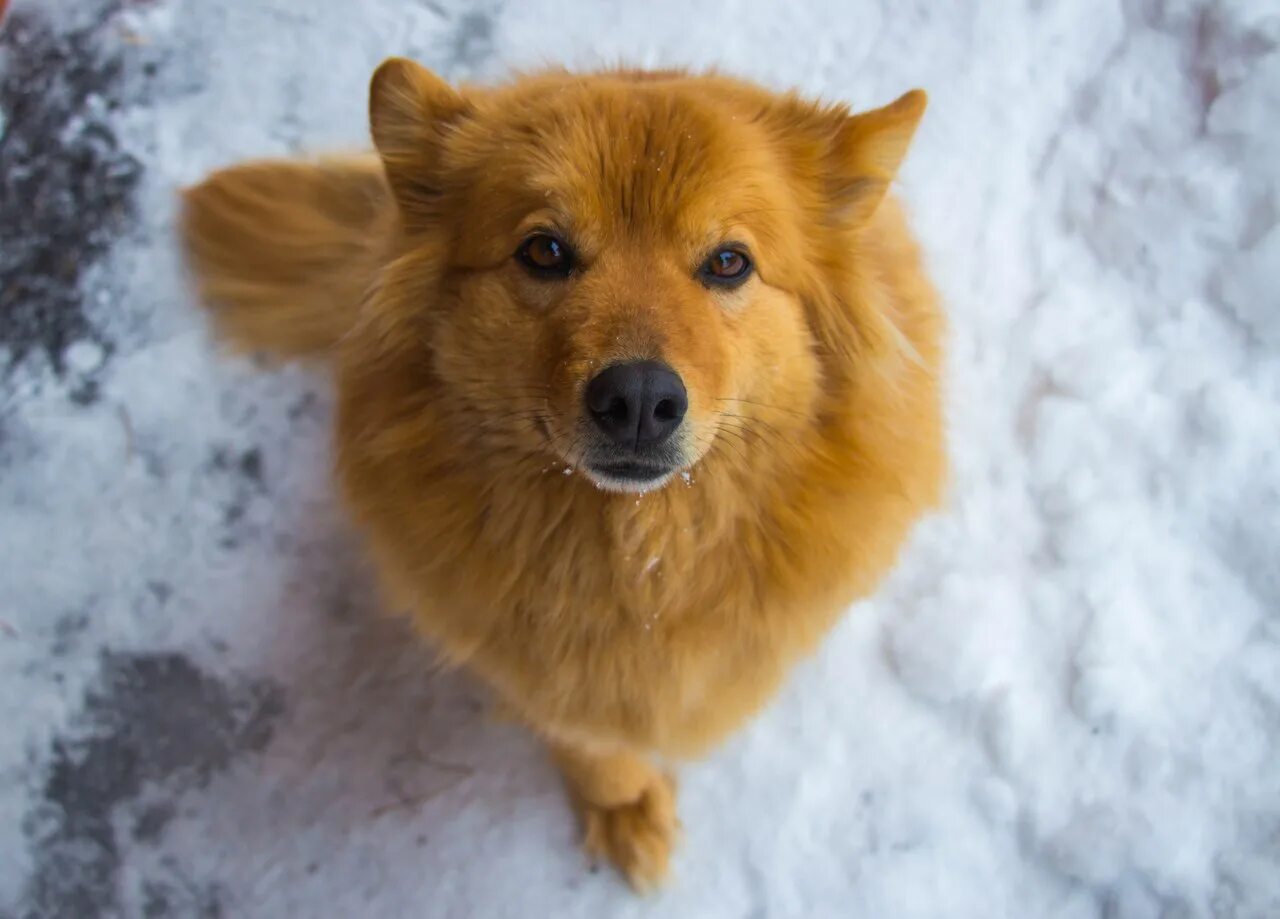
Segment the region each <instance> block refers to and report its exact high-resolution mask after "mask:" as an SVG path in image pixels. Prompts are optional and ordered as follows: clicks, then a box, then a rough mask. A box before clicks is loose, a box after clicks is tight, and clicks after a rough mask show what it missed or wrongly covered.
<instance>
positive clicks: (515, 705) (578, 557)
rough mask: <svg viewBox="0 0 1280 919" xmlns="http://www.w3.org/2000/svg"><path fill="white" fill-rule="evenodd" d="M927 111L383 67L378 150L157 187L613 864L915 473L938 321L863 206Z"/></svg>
mask: <svg viewBox="0 0 1280 919" xmlns="http://www.w3.org/2000/svg"><path fill="white" fill-rule="evenodd" d="M924 107H925V97H924V94H923V93H921V92H919V91H915V92H910V93H908V94H906V95H905V96H903V97H902V98H900V99H899V100H898V101H897V102H894V103H893V104H891V105H889V106H887V107H885V108H881V109H877V110H874V111H870V112H866V113H863V114H856V115H851V114H850V113H849V111H848V110H847V109H846V108H845V107H843V106H839V105H820V104H815V103H812V102H809V101H806V100H803V99H800V98H797V97H795V96H792V95H778V94H775V93H771V92H768V91H766V90H764V89H761V88H759V87H757V86H753V85H750V84H747V83H743V82H739V81H737V80H733V79H729V78H726V77H722V76H714V75H689V74H685V73H681V72H636V71H626V70H618V71H606V72H601V73H595V74H589V75H575V74H570V73H564V72H549V73H542V74H536V75H528V76H522V77H519V78H517V79H515V80H514V81H512V82H510V83H509V84H507V85H503V86H497V87H486V88H472V87H468V88H464V89H455V88H453V87H451V86H449V85H448V84H446V83H445V82H443V81H442V80H440V79H439V78H438V77H436V76H435V75H433V74H432V73H430V72H429V71H427V70H425V69H423V68H422V67H420V66H418V65H417V64H414V63H412V62H410V61H407V60H402V59H392V60H389V61H387V62H386V63H384V64H383V65H382V66H381V67H380V68H379V69H378V71H377V72H376V73H375V74H374V77H373V82H372V86H371V91H370V105H369V108H370V120H371V128H372V135H373V141H374V146H375V148H376V155H370V156H367V157H354V158H346V159H334V160H327V161H326V160H320V161H314V162H294V161H286V162H259V163H248V164H244V165H240V166H235V167H233V168H230V169H227V170H225V171H222V172H219V173H216V174H214V175H213V176H211V177H210V178H209V179H207V180H206V181H205V182H203V183H202V184H200V185H198V186H196V187H195V188H193V189H190V190H189V191H188V192H187V194H186V198H185V210H184V218H183V220H184V222H183V228H184V233H185V244H186V247H187V250H188V253H189V256H190V261H191V264H192V266H193V269H194V273H195V276H196V278H197V279H198V282H199V285H200V290H201V294H202V297H203V299H204V301H205V302H206V303H207V305H208V306H209V307H210V309H211V310H212V313H213V315H214V317H215V321H216V324H217V326H218V328H219V330H220V331H221V332H222V334H223V335H224V336H225V337H226V338H228V339H229V340H230V341H232V342H233V343H235V344H237V345H239V346H241V347H243V348H246V349H252V350H257V351H267V352H272V353H275V354H277V355H280V356H285V357H306V356H312V355H323V356H324V357H326V358H327V359H329V360H331V362H332V364H333V367H334V370H335V374H336V379H337V392H338V422H337V432H336V438H337V457H338V463H337V465H338V473H339V478H340V480H341V484H342V486H343V489H344V491H345V494H346V496H347V498H348V500H349V503H350V506H351V509H352V511H353V513H354V516H355V517H356V519H357V520H358V521H359V522H360V524H362V526H363V528H364V530H365V532H366V533H367V536H368V540H369V543H370V547H371V551H372V553H373V555H374V557H375V559H376V562H377V563H378V567H379V569H380V571H381V574H382V576H383V579H384V581H385V584H386V586H387V587H388V589H389V591H390V594H391V595H392V597H393V598H394V600H395V602H396V603H397V604H399V605H402V606H404V607H405V608H407V609H410V610H412V612H413V617H414V620H415V622H416V624H417V626H418V627H419V628H420V630H421V632H422V633H423V634H424V635H426V636H427V637H428V638H429V639H430V641H431V643H433V644H434V645H435V646H436V647H437V648H439V649H440V650H441V651H442V652H443V654H444V655H445V656H446V657H447V658H448V659H449V660H451V661H453V662H454V663H456V664H459V665H465V666H466V667H468V668H470V670H471V671H473V672H474V673H476V674H478V675H479V676H480V677H481V678H482V679H483V680H485V681H486V682H487V683H488V684H489V685H490V686H491V687H492V688H493V690H494V691H495V693H496V695H497V696H498V697H499V699H500V702H501V704H503V705H504V707H505V708H506V709H508V710H509V711H511V712H513V713H514V714H515V715H517V716H518V717H519V718H520V719H521V720H522V721H523V722H524V723H525V724H527V725H528V726H529V727H530V728H531V729H532V730H534V731H536V732H537V734H538V735H539V736H540V737H542V738H543V739H544V740H545V741H546V743H547V745H548V747H549V749H550V751H551V754H552V755H553V757H554V758H555V760H556V761H557V763H558V764H559V765H560V767H561V769H562V771H563V774H564V776H565V779H566V781H567V784H568V787H569V789H570V791H571V795H572V798H573V801H574V802H575V804H576V806H577V808H578V810H579V812H580V814H581V816H582V820H583V825H584V828H585V838H586V846H587V848H588V850H589V851H591V852H593V853H596V854H600V855H603V856H607V857H608V858H609V859H611V860H612V861H613V863H614V864H616V865H617V866H618V868H619V869H620V870H621V871H622V872H623V873H624V874H625V875H626V876H627V878H629V879H630V881H631V882H632V883H633V884H634V885H635V886H636V887H638V888H646V887H648V886H650V885H653V884H655V883H657V882H658V881H660V880H661V879H662V878H663V876H664V874H665V873H666V871H667V866H668V861H669V856H670V852H671V848H672V845H673V842H674V840H675V837H676V835H677V830H678V826H679V822H678V820H677V817H676V809H675V790H674V784H673V779H672V777H671V775H670V774H669V773H668V772H667V769H669V768H670V766H671V764H673V763H675V762H678V761H679V760H680V759H683V758H687V757H694V756H697V755H699V754H701V753H703V752H704V751H706V750H707V749H708V748H709V747H711V746H712V745H713V744H715V743H716V742H717V741H719V740H721V739H722V738H723V737H724V736H725V735H726V734H727V733H728V732H729V731H731V730H733V729H734V728H735V727H737V726H739V725H741V724H742V723H743V721H744V720H745V719H747V718H748V717H750V716H751V715H752V714H753V713H754V712H756V711H757V710H758V709H760V707H761V706H763V705H764V704H765V703H766V702H767V701H768V699H769V698H770V697H771V695H772V694H773V693H774V692H775V690H776V689H777V688H778V685H779V683H780V681H781V680H782V679H783V677H784V675H785V674H786V673H787V670H788V668H789V667H790V666H791V665H792V664H793V663H794V662H795V661H796V660H797V659H799V658H801V657H802V656H803V655H805V654H807V653H809V652H810V651H812V650H813V648H814V647H815V645H816V644H817V642H818V641H819V640H820V639H821V638H822V636H823V634H824V633H825V632H826V631H827V630H828V629H829V628H830V627H831V625H832V624H833V623H834V622H835V621H836V619H837V618H838V617H839V616H840V614H841V612H842V611H843V610H845V609H846V608H847V607H848V605H849V604H850V603H851V602H852V601H853V600H855V599H856V598H858V597H861V596H864V595H866V594H867V593H868V592H869V591H871V590H872V589H873V588H874V587H875V585H876V583H877V582H878V581H879V580H880V579H881V577H882V576H883V575H884V574H885V573H886V571H887V570H888V569H889V568H890V567H891V565H892V564H893V562H894V559H895V556H896V555H897V553H898V550H899V547H900V546H901V544H902V542H903V540H904V538H905V537H906V535H907V533H908V531H909V529H910V527H911V526H912V524H913V523H914V522H915V521H916V520H917V519H918V518H919V517H920V515H921V514H922V513H923V512H925V511H926V510H927V509H928V508H930V507H931V506H933V505H934V504H935V503H936V502H937V500H938V498H939V494H940V490H941V487H942V482H943V478H944V467H945V460H944V447H943V425H942V418H941V412H940V400H939V389H938V377H939V368H940V360H941V337H942V325H943V323H942V318H941V315H940V313H939V310H938V307H937V303H936V299H935V295H934V292H933V290H932V288H931V286H930V284H929V282H928V280H927V279H926V277H925V274H924V272H923V270H922V267H921V260H920V256H919V253H918V250H917V247H916V245H915V243H914V242H913V240H912V237H911V235H910V233H909V232H908V229H907V226H906V223H905V222H904V219H903V215H902V213H901V211H900V209H899V207H898V206H897V205H896V204H895V203H894V202H893V200H892V198H891V197H887V196H886V191H887V189H888V187H889V185H890V182H891V181H892V179H893V177H894V174H895V172H896V171H897V169H898V166H899V164H900V162H901V160H902V158H903V156H904V155H905V153H906V150H907V146H908V144H909V142H910V139H911V137H912V134H913V132H914V130H915V128H916V125H917V122H918V121H919V119H920V117H921V115H922V113H923V111H924Z"/></svg>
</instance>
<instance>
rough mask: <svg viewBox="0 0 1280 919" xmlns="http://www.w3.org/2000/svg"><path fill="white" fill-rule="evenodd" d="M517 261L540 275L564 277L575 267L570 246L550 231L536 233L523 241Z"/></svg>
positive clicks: (517, 251)
mask: <svg viewBox="0 0 1280 919" xmlns="http://www.w3.org/2000/svg"><path fill="white" fill-rule="evenodd" d="M516 261H518V262H520V264H522V265H524V267H525V268H527V269H528V270H529V271H530V272H531V273H532V274H534V275H536V276H538V277H558V278H563V277H566V276H567V275H568V274H569V272H570V270H572V268H573V257H572V255H571V254H570V252H569V247H568V246H567V245H566V244H565V243H564V241H563V240H560V239H557V238H556V237H554V236H552V235H551V234H550V233H535V234H534V235H532V236H530V237H529V238H528V239H526V240H525V241H524V242H522V243H521V244H520V248H519V249H517V250H516Z"/></svg>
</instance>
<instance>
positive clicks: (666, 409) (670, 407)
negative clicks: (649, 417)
mask: <svg viewBox="0 0 1280 919" xmlns="http://www.w3.org/2000/svg"><path fill="white" fill-rule="evenodd" d="M653 417H654V418H657V419H658V420H659V421H675V420H676V419H677V418H679V417H680V413H679V412H678V411H677V410H676V404H675V402H674V401H673V400H671V399H661V400H659V402H658V404H657V405H655V406H654V407H653Z"/></svg>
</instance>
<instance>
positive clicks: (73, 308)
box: [0, 0, 142, 404]
mask: <svg viewBox="0 0 1280 919" xmlns="http://www.w3.org/2000/svg"><path fill="white" fill-rule="evenodd" d="M120 6H121V3H120V2H119V0H115V2H103V3H101V4H100V8H99V12H98V14H97V15H96V17H95V18H94V21H92V22H90V23H89V24H88V25H85V26H83V27H81V28H76V29H66V30H64V31H62V32H59V31H58V29H57V27H56V25H55V24H53V23H51V22H49V21H47V19H46V18H45V17H43V16H41V15H40V14H38V13H37V12H35V11H21V12H14V13H13V14H11V15H10V16H9V17H8V18H7V19H6V20H5V21H4V22H3V24H0V113H2V116H3V130H2V131H0V162H3V163H4V168H3V169H2V170H0V349H4V350H7V351H8V355H9V364H8V366H7V367H0V373H8V372H10V371H11V370H12V369H13V367H14V365H16V364H17V363H18V362H19V361H21V360H22V359H23V358H24V357H26V356H27V355H28V354H31V353H43V354H44V355H45V356H46V357H47V358H48V360H49V362H50V363H51V364H52V366H53V368H54V370H55V372H56V373H58V374H59V375H61V374H62V373H63V371H64V369H65V368H64V364H63V352H64V350H65V349H66V347H67V346H68V345H70V344H72V343H73V342H75V341H80V340H89V341H93V342H96V343H97V344H98V345H99V346H101V347H102V348H103V350H104V352H106V353H107V354H108V355H109V354H110V351H111V343H110V342H109V341H107V340H106V338H105V336H104V335H103V334H102V332H101V330H99V329H97V328H95V327H94V325H93V323H92V322H90V320H89V318H88V317H87V315H86V312H85V305H84V298H83V296H82V293H81V280H82V277H83V275H84V273H85V271H86V269H88V268H89V267H90V266H92V265H93V264H94V263H95V262H97V261H98V260H99V259H100V258H101V257H102V256H103V254H104V253H105V252H106V251H107V249H108V248H109V247H110V245H111V242H112V241H113V239H115V238H116V236H117V235H118V234H119V232H120V231H121V230H122V229H123V228H124V227H125V226H127V225H128V224H129V223H130V222H131V219H132V208H133V194H134V190H135V188H136V187H137V185H138V181H139V179H140V177H141V175H142V167H141V165H140V164H139V163H138V161H137V160H135V159H134V158H133V157H132V156H130V155H129V154H128V153H126V152H124V151H123V150H121V149H120V145H119V143H118V142H117V139H116V135H115V132H114V131H113V130H112V128H111V123H110V120H111V114H112V112H113V111H115V110H116V109H118V108H119V107H120V105H121V102H122V93H123V89H122V79H121V77H122V73H123V69H124V68H123V64H122V59H121V52H120V45H121V42H120V41H119V39H118V38H116V39H115V40H114V41H107V40H105V39H104V37H103V36H104V33H105V32H106V30H105V29H104V28H103V26H104V25H105V23H107V22H108V20H109V19H110V17H111V16H112V15H113V14H114V13H115V12H117V11H118V9H119V8H120ZM72 398H73V399H74V400H75V401H76V402H77V403H79V404H91V403H92V402H94V401H96V399H97V387H96V384H93V383H92V382H91V381H90V383H82V384H81V385H80V386H78V387H77V389H76V391H75V392H74V393H73V395H72Z"/></svg>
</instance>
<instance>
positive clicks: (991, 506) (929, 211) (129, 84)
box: [0, 0, 1280, 919]
mask: <svg viewBox="0 0 1280 919" xmlns="http://www.w3.org/2000/svg"><path fill="white" fill-rule="evenodd" d="M13 6H14V8H13V9H11V11H10V13H9V17H8V19H7V21H6V23H5V25H4V29H3V35H0V45H3V50H2V51H0V81H2V83H0V168H2V170H3V171H2V172H0V193H2V196H0V271H2V272H3V276H2V277H0V280H2V287H0V298H2V299H0V307H2V310H3V312H0V367H7V369H6V370H4V371H3V377H0V379H2V380H3V383H2V388H0V915H2V916H15V917H16V916H91V915H127V916H138V915H146V916H166V915H172V916H196V915H209V916H212V915H219V914H221V915H226V916H286V915H297V916H379V917H381V916H411V915H412V916H460V917H467V916H556V917H572V916H581V917H599V916H606V915H608V916H613V915H617V916H632V915H637V916H638V915H652V916H698V917H702V916H705V917H713V919H721V917H726V919H727V917H743V916H759V917H765V916H768V917H775V916H776V917H790V916H802V915H803V916H830V915H845V916H866V917H916V916H920V917H935V916H949V917H956V916H958V917H984V919H985V917H996V916H1009V917H1041V916H1046V917H1048V916H1055V917H1059V916H1060V917H1083V916H1095V915H1099V916H1124V917H1129V916H1132V917H1145V916H1168V917H1190V916H1215V917H1224V919H1225V917H1263V916H1271V917H1274V916H1280V561H1278V559H1280V293H1278V291H1280V224H1278V213H1280V211H1278V208H1280V168H1278V167H1277V164H1280V53H1278V52H1277V47H1278V46H1280V7H1277V5H1276V4H1275V3H1273V2H1267V0H1257V2H1254V3H1245V2H1241V3H1236V4H1229V3H1214V2H1206V0H1134V2H1121V3H1117V2H1102V0H1098V2H1066V0H1062V2H1057V3H1054V2H1044V0H1026V2H1025V3H1022V4H1018V3H1015V2H1013V0H1010V2H998V3H986V4H981V5H979V4H976V3H973V4H944V3H934V2H930V0H915V2H903V3H888V2H883V3H876V2H867V0H856V2H855V0H823V2H817V0H815V2H791V3H779V4H776V5H773V6H769V5H766V4H765V3H762V2H745V0H744V2H732V0H723V2H717V3H714V4H712V3H708V4H705V5H693V4H686V3H683V2H670V3H639V2H633V3H605V2H601V3H589V4H588V3H585V2H584V3H578V4H571V3H565V2H558V3H556V2H550V0H519V2H515V0H510V2H506V3H488V4H486V3H475V4H473V5H470V6H464V5H462V4H460V3H459V4H451V3H448V2H445V0H440V2H427V0H420V2H411V0H367V2H353V0H309V2H307V3H301V2H298V3H295V2H293V0H270V2H258V0H255V2H248V0H245V2H238V3H216V2H213V0H147V2H144V0H135V2H127V0H25V2H24V0H18V2H16V3H15V4H13ZM390 53H402V54H409V55H412V56H415V57H417V58H419V59H421V60H423V61H424V62H426V63H428V64H430V65H432V66H434V67H436V68H437V69H439V70H440V71H442V72H443V73H444V74H446V75H447V76H450V77H453V78H488V77H493V76H499V75H501V74H502V73H504V72H506V71H507V70H508V69H510V68H512V67H515V66H520V65H527V64H530V63H537V62H543V61H567V62H569V63H574V64H580V65H581V64H587V65H589V64H591V63H593V62H614V61H617V60H619V59H625V60H628V61H636V62H640V63H644V64H694V65H703V64H709V63H715V64H719V65H721V66H722V67H724V68H726V69H729V70H731V71H735V72H739V73H742V74H745V75H749V76H753V77H756V78H758V79H760V80H763V81H765V82H767V83H769V84H771V85H775V86H779V87H783V86H796V87H800V88H802V89H804V90H806V91H810V92H814V93H822V94H825V95H828V96H832V97H839V98H845V99H848V100H850V101H852V102H854V103H856V104H858V105H867V106H869V105H872V104H878V103H882V102H885V101H888V100H890V99H892V98H894V97H895V96H896V95H897V94H898V93H900V92H901V91H902V90H905V89H907V88H909V87H911V86H914V85H921V86H924V87H925V88H927V89H928V90H929V92H930V93H931V96H932V106H931V108H930V112H929V114H928V116H927V118H926V123H925V125H924V127H923V129H922V132H921V134H920V135H919V138H918V142H917V145H916V147H915V149H914V151H913V153H912V155H911V157H910V161H909V165H908V168H907V169H906V172H905V174H904V176H903V194H904V196H905V197H906V199H907V201H908V202H909V204H910V206H911V209H912V211H913V213H914V214H915V216H916V221H917V225H918V228H919V231H920V234H921V236H922V238H923V239H924V241H925V243H926V246H927V248H928V251H929V253H930V261H931V264H932V266H933V270H934V272H935V274H936V278H937V280H938V283H939V285H940V287H941V289H942V291H943V292H944V295H945V299H946V301H947V304H948V308H949V310H950V314H951V316H952V322H953V336H952V351H951V354H952V359H951V366H950V368H949V375H950V413H951V419H952V439H953V444H954V453H955V460H956V476H955V483H954V489H953V495H952V503H951V506H950V508H949V509H948V511H947V512H946V513H945V514H944V515H941V516H939V517H938V518H936V519H934V520H932V521H930V522H929V523H928V524H927V525H926V526H925V527H923V528H922V529H921V530H920V532H919V533H918V536H917V538H916V539H915V541H914V543H913V545H912V547H911V550H910V551H909V553H908V554H907V556H906V558H905V559H904V561H903V564H902V565H901V567H900V569H899V570H898V572H897V573H896V574H895V576H894V577H893V578H892V580H891V582H890V584H889V585H888V587H887V588H886V589H885V590H884V591H883V592H882V593H881V594H880V595H879V596H877V597H876V598H875V599H874V600H872V601H870V602H867V603H864V604H861V605H860V606H859V607H857V608H856V609H855V610H854V611H853V614H852V615H851V616H850V617H849V618H848V620H847V621H846V623H845V624H844V625H843V626H842V627H841V628H840V629H839V630H838V631H837V632H836V633H835V634H834V635H833V636H832V638H831V640H830V642H829V643H828V644H827V645H826V647H825V649H824V650H823V652H822V653H821V654H820V655H819V656H818V657H817V658H816V659H814V660H813V661H811V662H810V663H808V664H807V665H806V666H804V667H803V668H802V669H801V670H800V671H799V672H798V673H797V675H796V677H795V679H794V680H793V681H792V682H791V684H790V686H789V687H788V689H787V690H786V692H785V693H784V695H783V696H782V697H781V698H780V699H779V701H778V702H777V704H775V705H774V706H773V707H772V708H771V709H770V710H769V711H768V712H767V714H766V715H765V716H764V717H763V718H761V719H760V720H759V721H758V722H757V723H756V724H754V725H753V726H752V727H751V728H750V729H748V730H747V731H745V732H744V733H743V734H742V735H740V736H739V737H738V738H737V739H735V740H734V741H733V742H732V743H730V744H729V745H728V746H726V747H725V748H724V749H722V750H721V751H719V752H718V753H717V754H716V755H715V756H713V757H712V758H711V759H710V760H708V761H707V762H705V763H701V764H698V765H696V766H692V767H690V768H689V769H688V770H687V771H686V773H685V776H684V782H683V786H682V797H683V815H684V820H685V825H686V836H685V840H684V845H683V847H682V848H681V850H680V852H679V855H678V860H677V863H676V865H675V877H674V879H673V882H672V883H671V885H670V887H669V888H668V889H667V890H666V891H665V892H663V893H661V894H660V895H658V896H656V897H654V898H651V899H648V900H639V899H635V898H633V896H632V895H631V894H630V893H629V892H628V891H627V890H626V889H625V888H624V887H623V886H622V885H621V884H620V883H619V882H618V881H617V880H616V879H615V878H614V877H613V875H612V874H611V873H609V872H603V871H602V872H599V873H591V872H589V871H588V870H587V867H586V865H585V864H584V863H583V860H582V858H581V857H580V855H579V854H578V851H577V849H576V840H575V828H574V826H573V822H572V819H571V817H570V815H569V812H568V809H567V808H566V806H565V804H564V802H563V800H562V794H561V789H560V787H559V785H558V783H557V780H556V778H555V776H554V773H553V772H552V770H551V768H550V766H549V765H548V764H547V763H546V762H545V761H544V759H543V758H542V756H541V754H540V753H539V751H538V749H537V748H536V746H535V745H534V744H533V743H532V742H531V741H530V740H529V739H528V738H526V737H525V736H524V735H523V734H522V733H521V732H519V731H517V730H515V729H513V728H510V727H508V726H505V725H502V724H498V723H494V722H492V721H490V720H488V719H487V718H486V716H485V714H484V711H483V696H482V694H481V693H480V692H479V691H478V690H477V689H476V688H475V687H473V686H471V685H469V684H468V683H467V682H466V681H465V680H464V679H462V678H460V677H458V676H456V675H441V674H436V673H433V672H432V670H431V669H430V666H429V663H428V661H429V658H428V656H427V654H426V653H424V652H423V651H422V650H421V649H420V648H418V647H416V646H414V645H413V644H412V642H410V641H408V640H407V637H406V634H405V632H404V630H403V629H402V627H401V626H400V625H399V624H397V622H395V621H393V620H388V619H385V618H380V617H379V616H377V615H376V614H375V611H374V609H373V608H372V604H371V594H370V591H369V576H368V573H367V572H366V571H365V570H364V569H363V568H362V566H361V564H360V561H359V559H358V557H357V555H356V553H355V552H354V551H353V539H352V537H351V536H350V534H349V533H348V532H347V531H346V529H345V527H344V524H343V522H342V520H341V516H340V514H339V512H338V509H337V508H336V506H335V503H334V500H333V498H332V496H331V492H330V486H329V484H328V482H327V478H326V475H327V464H328V456H327V431H328V427H329V422H330V405H331V400H330V396H329V393H328V391H327V389H326V384H325V381H324V380H323V379H322V378H320V377H318V376H315V375H310V374H308V373H306V372H303V371H300V370H286V371H282V372H274V373H262V372H258V371H256V370H255V368H253V367H251V366H249V365H248V364H247V363H245V362H238V361H228V360H222V359H219V358H218V357H217V355H216V354H215V353H214V350H213V348H212V347H211V345H210V342H209V339H208V338H207V336H206V334H205V331H204V329H203V327H202V325H201V322H200V319H199V317H198V316H197V315H196V314H195V312H194V310H193V308H192V304H191V300H190V298H189V296H188V295H187V293H186V292H185V290H184V287H183V285H182V283H181V277H180V272H179V269H178V265H177V261H176V258H175V253H174V251H173V243H172V236H171V230H172V221H173V204H174V196H173V192H174V188H175V187H176V186H177V185H179V184H181V183H184V182H188V181H191V180H193V179H195V178H197V177H198V176H200V175H201V174H202V173H203V172H205V171H206V170H208V169H210V168H212V167H214V166H218V165H222V164H225V163H229V162H231V161H234V160H236V159H239V158H243V157H248V156H254V155H261V154H285V153H289V152H291V151H298V150H311V149H316V148H330V147H333V146H349V145H357V144H362V143H363V137H364V125H363V120H362V119H363V110H364V105H365V98H364V91H365V84H366V79H367V77H368V74H369V72H370V70H371V69H372V67H373V66H374V65H375V63H376V62H377V61H378V60H379V59H380V58H381V57H382V56H384V55H387V54H390Z"/></svg>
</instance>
